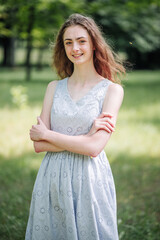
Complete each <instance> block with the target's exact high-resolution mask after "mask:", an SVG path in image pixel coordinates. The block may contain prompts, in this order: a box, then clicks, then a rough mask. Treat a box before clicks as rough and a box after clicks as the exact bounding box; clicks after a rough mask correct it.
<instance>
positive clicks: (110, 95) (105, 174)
mask: <svg viewBox="0 0 160 240" xmlns="http://www.w3.org/2000/svg"><path fill="white" fill-rule="evenodd" d="M53 62H54V66H55V67H56V69H57V73H58V74H59V76H60V77H61V78H62V80H59V81H53V82H50V83H49V84H48V87H47V90H46V94H45V98H44V104H43V108H42V112H41V115H40V117H38V123H37V125H33V126H32V128H31V130H30V138H31V140H32V141H34V148H35V151H36V152H43V151H47V153H46V155H45V157H44V159H43V162H42V164H41V167H40V169H39V172H38V175H37V178H36V182H35V185H34V189H33V194H32V201H31V207H30V216H29V220H28V226H27V231H26V238H25V239H26V240H33V239H34V240H36V239H37V240H94V239H95V240H102V239H103V240H117V239H118V231H117V216H116V194H115V186H114V180H113V176H112V172H111V169H110V165H109V162H108V160H107V157H106V155H105V152H104V151H103V149H104V147H105V145H106V143H107V142H108V140H109V138H110V136H111V134H112V132H113V131H114V128H115V123H116V119H117V115H118V111H119V108H120V106H121V103H122V100H123V88H122V87H121V85H120V84H118V83H116V81H117V80H116V79H117V78H118V75H119V74H121V73H124V72H125V69H124V67H123V66H122V64H121V63H120V62H119V61H118V60H116V55H115V54H114V53H113V52H112V51H111V49H110V47H109V46H108V44H107V43H106V42H105V41H104V39H103V37H102V34H101V32H100V30H99V29H98V27H97V25H96V24H95V22H94V21H93V19H91V18H89V17H85V16H82V15H79V14H73V15H71V16H70V17H69V19H68V20H67V21H66V22H65V23H64V24H63V26H62V27H61V29H60V31H59V34H58V37H57V40H56V44H55V48H54V57H53Z"/></svg>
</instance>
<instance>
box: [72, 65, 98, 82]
mask: <svg viewBox="0 0 160 240" xmlns="http://www.w3.org/2000/svg"><path fill="white" fill-rule="evenodd" d="M100 77H101V76H99V74H98V73H97V72H96V70H95V67H94V64H93V61H92V62H89V63H85V64H80V65H74V71H73V74H72V76H71V77H70V79H71V80H73V81H74V82H77V83H78V82H81V83H82V85H83V84H84V85H85V83H86V82H93V81H95V82H96V81H97V79H100Z"/></svg>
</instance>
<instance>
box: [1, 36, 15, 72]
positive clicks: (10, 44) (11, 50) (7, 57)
mask: <svg viewBox="0 0 160 240" xmlns="http://www.w3.org/2000/svg"><path fill="white" fill-rule="evenodd" d="M2 45H3V60H2V66H5V67H13V66H14V65H15V62H14V60H15V57H14V55H15V38H13V37H4V38H3V39H2Z"/></svg>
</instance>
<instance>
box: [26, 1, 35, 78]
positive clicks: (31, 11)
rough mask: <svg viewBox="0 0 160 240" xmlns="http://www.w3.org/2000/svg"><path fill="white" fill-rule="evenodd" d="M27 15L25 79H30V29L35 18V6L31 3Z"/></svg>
mask: <svg viewBox="0 0 160 240" xmlns="http://www.w3.org/2000/svg"><path fill="white" fill-rule="evenodd" d="M28 11H29V17H28V29H27V49H26V51H27V53H26V81H30V79H31V52H32V41H33V39H32V29H33V26H34V19H35V7H34V5H31V6H30V7H29V9H28Z"/></svg>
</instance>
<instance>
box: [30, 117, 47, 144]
mask: <svg viewBox="0 0 160 240" xmlns="http://www.w3.org/2000/svg"><path fill="white" fill-rule="evenodd" d="M37 121H38V124H37V125H32V128H31V129H30V139H31V140H32V141H41V140H43V139H44V135H45V132H46V131H47V130H48V129H47V127H46V125H45V124H44V123H43V121H42V120H41V118H40V117H37Z"/></svg>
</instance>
